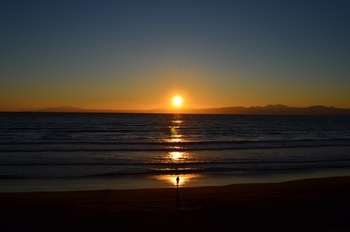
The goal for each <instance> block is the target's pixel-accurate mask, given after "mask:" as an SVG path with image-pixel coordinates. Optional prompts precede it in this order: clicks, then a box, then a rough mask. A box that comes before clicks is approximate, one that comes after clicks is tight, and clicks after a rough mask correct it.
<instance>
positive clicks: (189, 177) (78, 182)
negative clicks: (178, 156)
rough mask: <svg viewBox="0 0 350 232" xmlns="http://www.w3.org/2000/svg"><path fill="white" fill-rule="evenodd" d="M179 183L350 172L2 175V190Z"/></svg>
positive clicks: (169, 185)
mask: <svg viewBox="0 0 350 232" xmlns="http://www.w3.org/2000/svg"><path fill="white" fill-rule="evenodd" d="M177 176H179V177H180V187H181V188H182V187H202V186H224V185H231V184H260V183H281V182H286V181H295V180H302V179H314V178H326V177H337V176H350V170H349V169H348V168H335V169H325V170H323V169H321V170H319V169H315V170H289V171H282V172H267V173H265V172H257V173H251V174H249V175H247V174H245V173H237V174H230V175H227V174H223V175H217V174H203V173H192V174H191V173H188V174H163V175H143V176H134V177H133V176H126V177H117V178H116V177H97V178H85V177H84V178H61V179H60V178H57V179H56V178H53V179H0V193H5V192H8V193H11V192H13V193H14V192H28V193H30V192H56V191H57V192H66V191H89V190H106V189H108V190H131V189H154V188H174V187H175V185H176V182H175V179H176V177H177Z"/></svg>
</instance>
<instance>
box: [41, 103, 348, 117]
mask: <svg viewBox="0 0 350 232" xmlns="http://www.w3.org/2000/svg"><path fill="white" fill-rule="evenodd" d="M37 112H72V113H76V112H85V113H88V112H96V113H174V111H173V110H166V109H154V110H93V109H83V108H78V107H71V106H60V107H55V108H47V109H42V110H38V111H37ZM176 113H184V114H247V115H325V116H328V115H341V116H350V109H340V108H334V107H326V106H310V107H305V108H302V107H288V106H285V105H280V104H278V105H267V106H264V107H261V106H252V107H243V106H235V107H222V108H208V109H179V110H176Z"/></svg>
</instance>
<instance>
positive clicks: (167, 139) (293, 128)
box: [0, 113, 350, 191]
mask: <svg viewBox="0 0 350 232" xmlns="http://www.w3.org/2000/svg"><path fill="white" fill-rule="evenodd" d="M336 175H350V117H337V116H331V117H330V116H258V115H191V114H113V113H0V191H60V190H85V189H132V188H151V187H173V186H174V185H175V179H176V177H177V176H179V177H180V185H181V186H184V187H185V186H204V185H223V184H232V183H248V182H276V181H285V180H292V179H300V178H309V177H321V176H336Z"/></svg>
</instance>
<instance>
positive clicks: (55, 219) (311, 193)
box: [0, 177, 350, 231]
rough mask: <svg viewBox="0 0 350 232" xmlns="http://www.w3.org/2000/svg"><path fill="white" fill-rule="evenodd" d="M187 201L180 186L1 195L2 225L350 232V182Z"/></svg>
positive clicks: (207, 191) (217, 191) (192, 192)
mask: <svg viewBox="0 0 350 232" xmlns="http://www.w3.org/2000/svg"><path fill="white" fill-rule="evenodd" d="M179 198H180V208H179V209H177V208H176V189H175V188H173V189H143V190H102V191H77V192H35V193H0V214H1V215H0V218H1V219H0V223H1V227H2V228H8V229H5V230H6V231H350V177H331V178H320V179H308V180H299V181H291V182H285V183H273V184H236V185H229V186H221V187H197V188H180V189H179ZM1 230H2V229H1ZM5 230H2V231H5Z"/></svg>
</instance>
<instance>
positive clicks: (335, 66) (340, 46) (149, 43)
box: [0, 0, 350, 111]
mask: <svg viewBox="0 0 350 232" xmlns="http://www.w3.org/2000/svg"><path fill="white" fill-rule="evenodd" d="M349 9H350V1H346V0H344V1H337V0H332V1H328V0H327V1H323V0H318V1H307V0H303V1H295V0H293V1H288V0H285V1H269V0H267V1H249V0H245V1H243V0H242V1H234V0H232V1H220V0H217V1H206V0H201V1H195V0H192V1H191V0H188V1H181V0H177V1H167V0H162V1H151V0H150V1H132V0H128V1H103V0H99V1H93V0H90V1H88V0H86V1H83V0H69V1H64V0H60V1H35V0H33V1H27V0H26V1H18V0H13V1H2V2H1V3H0V29H1V34H0V41H1V43H0V111H22V110H36V109H43V108H48V107H58V106H73V107H81V108H87V109H112V110H118V109H119V110H144V109H171V108H174V106H172V103H171V99H172V98H173V96H175V95H179V96H181V97H182V99H183V105H182V107H183V108H211V107H229V106H245V107H249V106H265V105H268V104H284V105H288V106H291V107H308V106H312V105H325V106H334V107H339V108H350V101H349V99H350V43H349V41H350V30H349V28H350V14H349Z"/></svg>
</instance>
